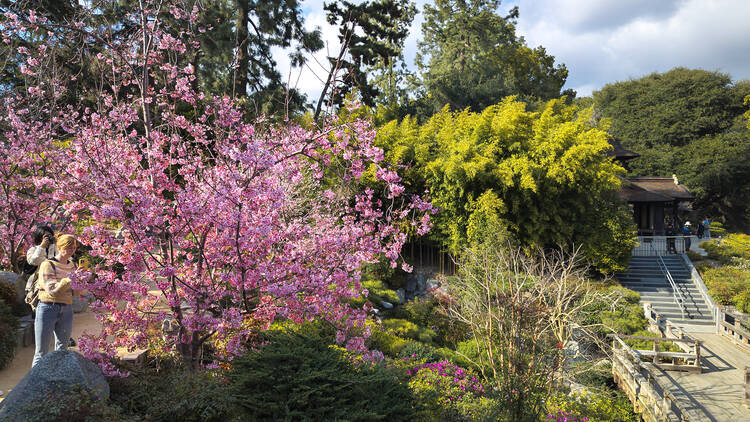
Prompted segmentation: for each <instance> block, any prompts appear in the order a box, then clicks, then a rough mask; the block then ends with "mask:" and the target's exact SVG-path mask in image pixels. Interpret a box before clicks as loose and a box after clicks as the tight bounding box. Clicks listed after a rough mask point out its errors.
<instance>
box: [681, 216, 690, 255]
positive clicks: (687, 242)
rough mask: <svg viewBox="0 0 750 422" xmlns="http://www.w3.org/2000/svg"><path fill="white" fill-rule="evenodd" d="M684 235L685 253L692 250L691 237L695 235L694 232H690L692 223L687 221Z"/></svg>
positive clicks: (683, 227) (683, 230) (683, 231)
mask: <svg viewBox="0 0 750 422" xmlns="http://www.w3.org/2000/svg"><path fill="white" fill-rule="evenodd" d="M682 235H683V236H684V237H685V251H689V250H690V237H691V236H692V235H693V232H692V231H691V230H690V222H689V221H686V222H685V225H684V226H682Z"/></svg>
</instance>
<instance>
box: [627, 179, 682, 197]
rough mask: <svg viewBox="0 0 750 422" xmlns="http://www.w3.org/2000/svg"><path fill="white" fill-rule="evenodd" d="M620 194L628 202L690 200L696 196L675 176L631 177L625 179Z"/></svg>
mask: <svg viewBox="0 0 750 422" xmlns="http://www.w3.org/2000/svg"><path fill="white" fill-rule="evenodd" d="M620 195H621V196H622V197H623V198H624V199H625V200H626V201H628V202H672V201H688V200H691V199H694V198H695V196H693V194H691V193H690V191H689V190H688V188H687V187H686V186H685V185H680V184H678V183H675V178H673V177H629V178H626V179H623V181H622V189H621V190H620Z"/></svg>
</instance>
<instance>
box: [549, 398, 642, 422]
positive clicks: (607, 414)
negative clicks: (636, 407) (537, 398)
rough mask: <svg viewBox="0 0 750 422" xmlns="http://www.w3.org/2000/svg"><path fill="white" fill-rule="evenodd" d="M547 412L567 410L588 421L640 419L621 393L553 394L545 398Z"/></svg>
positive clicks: (634, 421) (553, 412)
mask: <svg viewBox="0 0 750 422" xmlns="http://www.w3.org/2000/svg"><path fill="white" fill-rule="evenodd" d="M547 412H548V413H549V415H556V414H557V413H558V412H568V413H571V414H573V415H580V416H582V417H587V418H588V421H590V422H638V421H639V420H640V419H639V417H638V415H637V414H636V413H635V412H633V406H632V405H631V404H630V401H628V399H627V397H625V395H624V394H622V393H617V394H591V393H589V394H585V395H575V394H572V395H566V394H562V393H558V394H554V395H552V396H551V397H549V398H548V399H547ZM548 418H549V420H558V419H557V418H552V417H550V416H548ZM568 420H571V419H568ZM579 420H580V419H579Z"/></svg>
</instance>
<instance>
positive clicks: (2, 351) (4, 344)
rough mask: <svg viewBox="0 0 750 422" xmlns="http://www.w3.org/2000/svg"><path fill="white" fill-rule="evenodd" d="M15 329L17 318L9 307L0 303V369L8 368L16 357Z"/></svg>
mask: <svg viewBox="0 0 750 422" xmlns="http://www.w3.org/2000/svg"><path fill="white" fill-rule="evenodd" d="M17 328H18V318H16V317H15V316H14V315H13V313H12V312H11V309H10V306H8V305H6V304H5V303H3V302H0V369H3V368H5V367H6V366H8V365H9V364H10V362H11V361H13V357H14V356H15V355H16V346H18V344H17V343H18V340H17V339H16V329H17Z"/></svg>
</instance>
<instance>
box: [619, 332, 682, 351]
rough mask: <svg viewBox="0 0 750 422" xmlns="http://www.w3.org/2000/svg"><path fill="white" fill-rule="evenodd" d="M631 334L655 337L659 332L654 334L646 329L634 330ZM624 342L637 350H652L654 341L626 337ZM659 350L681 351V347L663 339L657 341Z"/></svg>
mask: <svg viewBox="0 0 750 422" xmlns="http://www.w3.org/2000/svg"><path fill="white" fill-rule="evenodd" d="M632 335H634V336H639V337H655V338H659V337H661V335H660V334H654V333H652V332H651V331H648V330H638V331H636V332H634V333H633V334H632ZM625 343H627V345H628V346H630V348H631V349H638V350H652V349H653V347H654V342H653V341H650V340H632V339H628V340H625ZM659 350H661V351H666V352H681V351H682V349H680V348H679V346H677V345H676V344H674V343H672V342H664V341H663V342H660V343H659Z"/></svg>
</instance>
